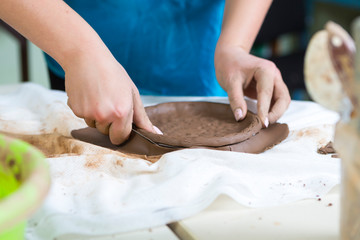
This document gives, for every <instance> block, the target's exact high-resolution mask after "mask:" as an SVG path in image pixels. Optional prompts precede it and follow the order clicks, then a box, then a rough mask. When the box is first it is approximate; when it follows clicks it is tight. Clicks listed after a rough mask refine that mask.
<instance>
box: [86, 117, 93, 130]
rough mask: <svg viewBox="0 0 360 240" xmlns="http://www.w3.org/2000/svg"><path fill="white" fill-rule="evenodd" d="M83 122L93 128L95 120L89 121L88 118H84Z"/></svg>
mask: <svg viewBox="0 0 360 240" xmlns="http://www.w3.org/2000/svg"><path fill="white" fill-rule="evenodd" d="M84 120H85V122H86V124H87V125H88V126H89V127H92V128H95V120H91V119H88V118H85V119H84Z"/></svg>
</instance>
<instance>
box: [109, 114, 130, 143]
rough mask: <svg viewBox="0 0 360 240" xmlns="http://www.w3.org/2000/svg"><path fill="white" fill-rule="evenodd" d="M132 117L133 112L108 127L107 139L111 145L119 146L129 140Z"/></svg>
mask: <svg viewBox="0 0 360 240" xmlns="http://www.w3.org/2000/svg"><path fill="white" fill-rule="evenodd" d="M132 115H133V111H130V112H129V114H128V115H126V116H125V117H123V118H118V119H116V120H115V121H113V122H112V124H111V125H110V126H109V137H110V141H111V143H112V144H114V145H119V144H121V143H123V142H125V141H126V140H127V139H128V138H129V136H130V133H131V129H132Z"/></svg>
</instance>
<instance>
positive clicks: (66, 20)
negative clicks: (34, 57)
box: [0, 0, 108, 69]
mask: <svg viewBox="0 0 360 240" xmlns="http://www.w3.org/2000/svg"><path fill="white" fill-rule="evenodd" d="M0 18H1V19H2V20H4V21H5V22H7V23H8V24H9V25H11V26H12V27H13V28H15V29H16V30H17V31H18V32H20V33H21V34H22V35H24V36H25V37H26V38H28V39H29V40H30V41H32V42H33V43H34V44H35V45H37V46H38V47H39V48H41V49H42V50H43V51H45V52H46V53H48V54H49V55H50V56H52V57H53V58H54V59H55V60H56V61H57V62H59V64H60V65H61V66H62V67H63V68H64V69H65V68H66V66H67V64H71V63H70V62H69V61H70V60H71V61H73V60H74V59H75V57H81V56H82V55H83V53H87V52H89V51H97V50H100V51H101V50H102V51H103V50H106V51H108V50H107V48H106V47H105V45H104V44H103V42H102V41H101V39H100V38H99V36H98V35H97V34H96V32H95V31H94V30H93V29H92V28H91V27H90V25H88V24H87V23H86V21H85V20H84V19H82V18H81V17H80V16H79V15H78V14H77V13H76V12H75V11H74V10H72V9H71V8H70V7H69V6H68V5H67V4H66V3H65V2H63V1H62V0H32V1H29V0H1V1H0ZM94 46H96V47H94Z"/></svg>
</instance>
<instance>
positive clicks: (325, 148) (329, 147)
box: [317, 141, 336, 154]
mask: <svg viewBox="0 0 360 240" xmlns="http://www.w3.org/2000/svg"><path fill="white" fill-rule="evenodd" d="M317 152H318V153H320V154H331V153H336V152H335V149H334V146H333V143H332V142H331V141H330V142H328V143H327V144H326V145H325V146H322V147H320V148H319V149H318V150H317Z"/></svg>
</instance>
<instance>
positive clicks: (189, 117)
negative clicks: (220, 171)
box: [138, 102, 261, 147]
mask: <svg viewBox="0 0 360 240" xmlns="http://www.w3.org/2000/svg"><path fill="white" fill-rule="evenodd" d="M145 110H146V113H147V114H148V116H149V118H150V120H151V122H152V123H153V124H154V125H155V126H157V127H158V128H159V129H160V130H161V131H162V132H163V133H164V135H158V134H153V133H150V132H147V131H145V130H142V129H139V130H138V131H139V132H140V133H141V134H143V135H144V136H146V137H147V138H149V139H151V140H152V141H154V142H156V143H162V144H166V145H170V146H181V147H194V146H212V147H219V146H225V145H229V144H234V143H239V142H242V141H244V140H246V139H249V138H250V137H252V136H253V135H255V134H257V133H258V132H259V131H260V129H261V122H260V119H259V117H258V116H256V115H255V114H253V113H251V112H249V111H248V113H247V115H246V118H245V119H244V120H242V121H240V122H237V121H235V118H234V115H233V113H232V111H231V108H230V105H229V104H222V103H211V102H170V103H162V104H159V105H156V106H151V107H146V108H145Z"/></svg>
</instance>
